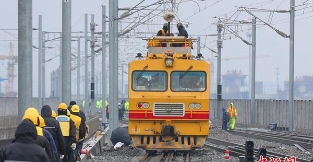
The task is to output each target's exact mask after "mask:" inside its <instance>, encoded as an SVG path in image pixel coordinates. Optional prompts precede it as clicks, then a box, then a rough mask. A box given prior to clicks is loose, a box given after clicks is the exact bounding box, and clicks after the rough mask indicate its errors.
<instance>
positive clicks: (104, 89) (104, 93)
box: [101, 6, 108, 123]
mask: <svg viewBox="0 0 313 162" xmlns="http://www.w3.org/2000/svg"><path fill="white" fill-rule="evenodd" d="M105 33H106V6H102V73H103V74H102V82H101V83H102V122H103V123H105V120H104V119H105V118H106V99H107V70H106V66H107V62H106V51H105V49H106V48H105V47H106V44H105V40H106V39H105ZM107 120H108V119H107Z"/></svg>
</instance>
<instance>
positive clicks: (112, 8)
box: [109, 0, 118, 136]
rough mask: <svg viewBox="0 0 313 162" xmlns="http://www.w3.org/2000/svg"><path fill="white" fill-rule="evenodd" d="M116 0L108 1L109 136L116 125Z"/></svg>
mask: <svg viewBox="0 0 313 162" xmlns="http://www.w3.org/2000/svg"><path fill="white" fill-rule="evenodd" d="M117 18H118V1H117V0H110V1H109V22H110V29H109V32H110V34H109V50H110V53H109V54H110V55H109V60H110V61H109V70H110V71H109V83H110V91H109V92H110V93H109V94H110V121H109V124H110V125H109V127H110V129H109V136H110V135H111V134H112V131H113V130H114V129H116V128H117V127H118V91H117V90H118V31H117V30H118V19H117Z"/></svg>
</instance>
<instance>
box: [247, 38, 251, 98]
mask: <svg viewBox="0 0 313 162" xmlns="http://www.w3.org/2000/svg"><path fill="white" fill-rule="evenodd" d="M247 37H249V43H250V44H252V42H251V37H252V34H251V33H247ZM251 55H252V53H251V45H249V99H251V75H252V74H251V72H252V71H251V64H252V63H251V59H252V56H251Z"/></svg>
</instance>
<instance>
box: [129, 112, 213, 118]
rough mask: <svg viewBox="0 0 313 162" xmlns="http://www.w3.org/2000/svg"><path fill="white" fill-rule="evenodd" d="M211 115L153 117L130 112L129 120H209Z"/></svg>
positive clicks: (151, 114) (194, 114) (148, 114)
mask: <svg viewBox="0 0 313 162" xmlns="http://www.w3.org/2000/svg"><path fill="white" fill-rule="evenodd" d="M209 116H210V114H209V113H206V114H199V113H193V114H192V115H191V114H189V113H188V114H185V116H153V113H131V112H129V119H153V120H155V119H203V120H208V119H209Z"/></svg>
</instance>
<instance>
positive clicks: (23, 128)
mask: <svg viewBox="0 0 313 162" xmlns="http://www.w3.org/2000/svg"><path fill="white" fill-rule="evenodd" d="M36 138H37V131H36V127H35V125H34V124H33V123H32V121H30V120H29V119H25V120H23V121H22V122H21V123H20V124H19V125H18V126H17V128H16V131H15V140H14V141H13V143H11V144H9V145H6V146H4V147H3V148H2V149H1V150H0V162H4V161H5V160H12V161H13V160H15V161H33V162H43V161H49V158H48V155H47V154H46V152H45V150H44V149H43V148H42V147H40V146H38V145H36V144H35V140H36Z"/></svg>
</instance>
